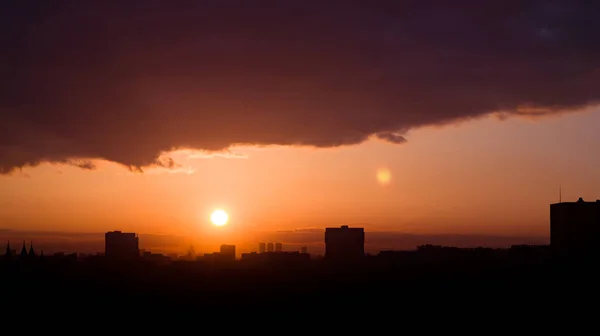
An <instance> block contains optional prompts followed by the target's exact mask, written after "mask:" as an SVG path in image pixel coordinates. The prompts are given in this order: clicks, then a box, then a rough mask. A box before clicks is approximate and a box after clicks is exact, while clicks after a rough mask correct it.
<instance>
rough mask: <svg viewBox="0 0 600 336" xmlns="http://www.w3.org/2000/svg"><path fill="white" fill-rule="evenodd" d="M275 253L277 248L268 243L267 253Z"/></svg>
mask: <svg viewBox="0 0 600 336" xmlns="http://www.w3.org/2000/svg"><path fill="white" fill-rule="evenodd" d="M273 251H275V246H274V245H273V243H268V244H267V252H273Z"/></svg>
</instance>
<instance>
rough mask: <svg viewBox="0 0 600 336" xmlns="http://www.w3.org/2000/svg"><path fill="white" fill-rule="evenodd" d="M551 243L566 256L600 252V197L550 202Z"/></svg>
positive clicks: (554, 248)
mask: <svg viewBox="0 0 600 336" xmlns="http://www.w3.org/2000/svg"><path fill="white" fill-rule="evenodd" d="M550 247H551V249H552V252H553V253H554V254H555V255H556V256H559V257H563V258H564V257H578V258H579V257H585V256H595V255H600V253H599V250H600V200H597V201H595V202H586V201H584V200H583V199H582V198H579V200H577V202H561V203H555V204H550Z"/></svg>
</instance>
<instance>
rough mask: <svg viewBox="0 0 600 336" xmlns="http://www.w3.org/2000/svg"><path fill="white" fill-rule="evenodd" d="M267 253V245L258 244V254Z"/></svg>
mask: <svg viewBox="0 0 600 336" xmlns="http://www.w3.org/2000/svg"><path fill="white" fill-rule="evenodd" d="M265 252H267V244H265V243H258V253H265Z"/></svg>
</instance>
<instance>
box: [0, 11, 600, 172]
mask: <svg viewBox="0 0 600 336" xmlns="http://www.w3.org/2000/svg"><path fill="white" fill-rule="evenodd" d="M599 13H600V3H599V2H594V1H577V0H564V1H560V0H557V1H535V0H532V1H513V0H498V1H481V2H478V1H453V2H451V3H450V2H448V1H445V0H430V1H411V0H407V1H392V0H389V1H383V0H382V1H377V0H374V1H341V0H339V1H334V0H331V1H301V0H290V1H279V0H255V1H233V0H205V1H186V0H181V1H159V0H129V1H125V2H124V1H110V0H109V1H75V0H64V1H48V0H43V1H42V0H37V1H36V0H29V1H12V0H11V1H8V0H7V1H3V2H2V3H1V4H0V48H1V50H2V51H1V52H0V74H1V75H2V82H1V84H0V172H2V173H8V172H11V171H12V170H14V169H15V168H18V167H22V166H27V165H36V164H38V163H40V162H44V161H50V162H71V163H72V162H77V163H82V162H83V163H86V162H89V161H88V160H89V159H106V160H109V161H113V162H117V163H120V164H123V165H125V166H128V167H130V168H135V169H138V168H140V169H141V168H143V167H146V166H148V165H155V164H158V165H163V166H164V165H165V164H166V165H167V166H169V164H170V163H164V162H160V161H159V162H157V158H158V157H159V156H160V154H161V153H163V152H165V151H170V150H173V149H180V148H189V149H198V150H208V151H212V150H223V149H226V148H228V147H229V146H230V145H232V144H256V145H270V144H274V145H308V146H316V147H331V146H340V145H349V144H357V143H360V142H362V141H364V140H366V139H367V138H368V137H370V136H372V135H375V136H377V137H379V138H381V139H384V140H388V141H391V142H393V143H402V142H404V141H405V139H404V138H403V136H402V134H403V132H405V131H406V130H409V129H411V128H415V127H420V126H424V125H432V124H443V123H449V122H453V121H455V120H461V119H464V118H471V117H477V116H481V115H485V114H488V113H491V112H497V111H503V112H505V113H508V114H511V113H513V114H523V113H524V112H523V111H534V113H536V115H538V114H540V111H543V112H542V113H543V114H551V113H556V112H558V111H561V112H562V111H565V110H573V109H579V108H583V107H586V106H589V105H591V104H596V103H598V100H599V99H600V90H598V88H599V87H600V20H598V19H597V18H598V16H599V15H598V14H599ZM525 113H526V112H525ZM81 166H82V168H92V167H91V166H90V165H87V164H82V165H81Z"/></svg>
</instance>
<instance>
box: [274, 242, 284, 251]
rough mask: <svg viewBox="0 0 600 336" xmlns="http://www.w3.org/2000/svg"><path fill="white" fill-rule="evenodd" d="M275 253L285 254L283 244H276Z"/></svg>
mask: <svg viewBox="0 0 600 336" xmlns="http://www.w3.org/2000/svg"><path fill="white" fill-rule="evenodd" d="M275 252H283V244H282V243H275Z"/></svg>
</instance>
